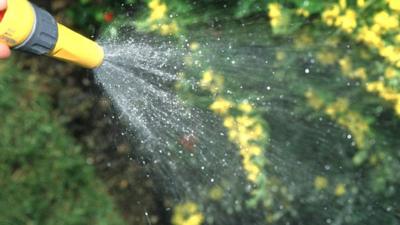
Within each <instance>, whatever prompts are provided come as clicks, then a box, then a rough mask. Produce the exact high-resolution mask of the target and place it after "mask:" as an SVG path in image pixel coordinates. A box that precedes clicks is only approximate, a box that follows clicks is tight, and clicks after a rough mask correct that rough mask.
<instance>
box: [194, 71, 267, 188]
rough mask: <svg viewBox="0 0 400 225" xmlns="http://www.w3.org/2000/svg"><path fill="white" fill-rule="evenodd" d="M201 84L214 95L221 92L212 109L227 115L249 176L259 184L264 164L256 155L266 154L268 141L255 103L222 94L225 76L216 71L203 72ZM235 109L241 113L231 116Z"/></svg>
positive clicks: (229, 126) (225, 122) (223, 115)
mask: <svg viewBox="0 0 400 225" xmlns="http://www.w3.org/2000/svg"><path fill="white" fill-rule="evenodd" d="M200 86H201V87H202V88H203V89H206V90H208V91H210V92H211V93H213V94H219V95H218V96H217V97H216V98H215V101H214V102H213V103H212V104H211V105H210V106H209V108H210V109H211V110H212V111H213V112H215V113H216V114H218V115H219V116H221V117H222V118H223V120H224V127H225V128H226V129H227V130H228V136H229V140H230V141H232V142H233V143H235V144H236V145H237V146H238V147H239V150H240V155H241V156H242V163H243V168H244V169H245V171H246V173H247V179H248V180H249V181H251V182H253V183H256V182H257V178H258V177H259V176H260V175H261V174H262V169H263V167H264V165H262V163H259V161H260V160H256V158H257V157H263V154H262V152H263V148H262V143H263V142H264V141H265V137H266V132H265V130H264V128H263V126H262V125H261V123H260V122H259V120H258V119H257V118H256V117H255V116H253V114H254V109H253V106H252V105H251V104H250V103H249V102H246V101H244V102H241V103H239V104H235V103H234V102H231V101H229V100H227V99H225V98H224V97H222V95H221V94H220V93H221V92H222V89H223V78H222V76H221V75H216V74H215V72H213V71H212V70H206V71H205V72H203V75H202V79H201V81H200ZM231 110H236V111H238V112H239V115H238V116H233V115H231V114H230V113H229V112H230V111H231Z"/></svg>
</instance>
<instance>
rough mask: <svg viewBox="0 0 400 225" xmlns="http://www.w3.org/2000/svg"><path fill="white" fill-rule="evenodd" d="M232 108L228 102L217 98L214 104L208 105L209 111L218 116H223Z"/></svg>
mask: <svg viewBox="0 0 400 225" xmlns="http://www.w3.org/2000/svg"><path fill="white" fill-rule="evenodd" d="M232 106H233V104H232V103H231V102H230V101H227V100H225V99H223V98H222V97H218V98H217V99H216V100H215V101H214V103H212V104H211V105H210V109H211V110H212V111H214V112H216V113H218V114H221V115H224V114H226V113H227V112H228V111H229V110H230V109H231V108H232Z"/></svg>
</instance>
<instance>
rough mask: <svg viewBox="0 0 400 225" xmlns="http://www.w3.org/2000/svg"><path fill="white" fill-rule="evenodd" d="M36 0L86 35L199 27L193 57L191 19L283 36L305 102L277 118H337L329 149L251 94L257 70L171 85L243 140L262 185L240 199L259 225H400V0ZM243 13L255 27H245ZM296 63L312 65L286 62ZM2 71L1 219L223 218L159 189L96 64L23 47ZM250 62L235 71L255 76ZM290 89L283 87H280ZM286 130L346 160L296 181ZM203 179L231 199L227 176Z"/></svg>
mask: <svg viewBox="0 0 400 225" xmlns="http://www.w3.org/2000/svg"><path fill="white" fill-rule="evenodd" d="M33 2H35V3H37V4H38V5H40V6H42V7H44V8H46V9H48V10H49V11H50V12H52V13H53V15H55V16H56V18H57V19H58V20H59V21H61V22H63V23H64V24H66V25H68V26H70V27H73V28H74V29H75V30H77V31H80V32H82V33H84V34H86V35H87V36H92V37H98V35H99V34H100V33H102V31H103V30H107V31H108V33H109V35H116V34H117V30H118V28H119V27H121V26H122V25H124V26H125V25H132V26H135V27H136V29H138V30H139V31H141V32H146V33H151V34H152V35H160V36H168V37H172V38H176V39H178V40H181V39H185V37H190V38H189V39H190V44H189V47H188V48H189V49H190V51H192V52H193V53H194V54H193V55H194V58H186V59H185V60H186V61H187V62H188V63H187V64H188V65H190V62H193V60H195V53H196V52H198V51H199V50H202V44H201V40H196V37H192V36H191V29H193V27H195V28H196V27H202V28H204V30H206V32H209V34H210V36H215V35H218V34H220V33H223V32H225V31H227V30H229V29H232V30H238V31H237V32H233V33H232V34H231V36H232V37H231V38H232V39H234V40H239V41H240V40H241V38H243V36H241V34H246V32H250V31H249V30H251V32H254V33H255V34H257V35H255V38H254V42H256V43H257V44H260V45H262V44H263V42H264V44H265V45H266V46H267V47H268V45H271V43H275V45H276V46H277V47H276V48H274V49H272V50H271V49H269V50H271V52H270V53H269V54H270V55H271V56H273V60H271V63H273V67H274V68H276V70H275V71H274V73H276V74H277V77H279V79H281V80H280V81H282V82H284V83H285V84H287V86H286V87H285V88H287V90H290V91H291V93H292V94H293V95H296V98H298V99H299V101H300V102H301V103H299V104H295V105H293V104H289V103H286V105H285V107H286V110H287V111H291V112H292V114H294V117H293V118H291V119H290V118H285V119H282V118H281V120H287V124H286V126H284V127H289V128H290V124H293V123H295V122H298V121H301V122H304V124H318V123H319V122H318V121H321V120H324V121H328V122H329V126H328V125H326V126H325V127H324V126H321V127H319V126H315V128H316V129H327V130H329V129H332V130H333V131H332V133H334V134H335V135H336V136H335V135H333V136H334V137H332V138H331V137H330V136H324V139H323V140H322V141H326V142H327V143H328V144H324V145H322V144H320V145H321V146H325V148H322V147H321V148H319V146H318V142H317V143H316V144H315V143H313V144H314V145H312V144H310V143H308V142H307V143H306V141H298V140H294V139H295V138H298V139H302V138H303V140H304V139H306V138H307V137H308V138H310V136H311V137H312V135H317V134H315V132H316V131H315V130H311V131H310V130H307V129H297V130H296V127H293V129H294V131H291V130H290V129H289V128H288V129H284V128H282V127H280V124H278V123H277V122H276V121H275V120H272V118H274V119H276V118H277V116H276V115H277V114H279V113H277V112H274V111H273V110H272V111H268V107H267V106H266V105H265V104H261V103H256V102H255V101H254V102H252V100H254V99H257V97H260V96H262V95H263V94H265V93H260V90H257V89H254V90H253V89H249V90H250V91H249V90H248V91H242V89H241V87H240V85H238V83H239V84H241V82H249V83H248V86H250V87H252V86H251V85H253V83H250V82H254V83H255V84H254V85H256V84H257V82H258V81H257V80H255V79H253V80H252V79H250V81H246V80H243V78H237V80H230V79H227V76H228V75H227V74H224V71H218V69H219V68H218V67H216V68H213V66H212V65H207V67H203V68H197V67H196V66H193V67H192V68H189V69H187V70H186V71H184V76H186V77H187V78H194V79H196V80H198V82H199V85H200V87H201V89H202V93H200V94H198V93H193V92H192V90H190V88H189V87H186V86H185V83H184V82H183V83H177V84H176V90H177V92H178V93H179V94H180V95H181V96H182V98H184V99H187V100H188V101H189V102H190V101H191V102H192V103H193V104H195V105H197V106H198V107H200V108H204V109H208V110H209V111H210V112H213V113H215V115H217V116H219V117H220V118H221V121H222V122H221V123H222V124H223V126H224V127H225V128H226V131H227V133H228V134H229V135H228V136H229V139H230V141H232V143H233V144H235V145H237V150H238V152H239V154H240V157H241V158H242V166H243V171H244V173H245V174H246V176H245V177H246V178H247V179H246V182H248V183H249V184H251V185H253V189H252V191H251V192H250V193H249V196H250V197H249V204H248V209H246V210H243V211H246V215H248V213H249V211H250V212H251V210H256V208H257V209H258V210H259V211H261V212H262V213H261V214H262V220H261V221H257V223H256V224H310V223H314V224H331V223H333V224H400V219H399V218H400V206H399V202H400V195H399V193H398V192H399V188H400V183H399V181H400V173H399V171H400V162H399V160H400V151H399V150H400V149H399V146H400V142H399V139H398V134H399V131H400V123H399V117H400V86H399V82H400V72H399V68H400V46H399V44H400V29H399V27H400V26H399V17H400V1H398V0H381V1H374V0H365V1H364V0H353V1H350V0H348V1H346V0H339V1H336V0H330V1H317V0H285V1H268V0H234V1H232V0H226V1H224V0H220V1H212V0H202V1H184V0H168V1H167V0H165V1H163V0H149V1H143V0H120V1H114V0H80V1H72V0H71V1H69V0H54V1H40V0H37V1H33ZM228 23H229V28H228V26H225V24H228ZM243 24H250V25H249V26H248V27H249V29H248V30H246V29H244V30H243V32H240V31H239V30H240V29H241V28H240V27H243V26H244V25H243ZM210 27H213V28H214V29H216V30H217V31H216V32H214V31H209V30H208V29H209V28H210ZM220 27H222V28H220ZM228 33H229V32H228ZM206 34H207V35H208V33H206ZM182 37H183V38H182ZM245 38H246V37H245ZM279 46H282V48H279ZM266 49H268V48H266ZM293 52H296V54H294V53H293ZM310 55H311V56H310ZM302 57H303V58H302ZM307 57H311V58H312V59H313V60H314V61H313V62H314V63H315V65H311V64H308V63H309V62H308V61H307V62H305V60H304V59H305V58H307ZM299 64H301V65H308V66H309V67H306V71H305V70H304V69H297V68H295V69H291V68H290V65H299ZM279 68H280V69H279ZM292 68H293V67H292ZM235 69H237V67H235ZM307 69H312V70H314V71H317V72H315V74H313V76H314V77H312V78H315V79H308V80H304V82H303V80H302V82H300V83H299V82H298V79H299V77H301V76H302V75H303V74H304V73H309V72H307ZM0 70H1V75H0V112H1V115H2V116H1V118H0V135H1V138H0V160H1V163H0V174H1V177H0V224H1V225H3V224H5V225H8V224H13V225H14V224H175V225H200V224H217V223H216V222H215V221H216V220H213V219H212V218H213V217H218V215H214V214H213V213H212V212H210V211H209V210H207V209H208V208H207V207H208V206H207V205H203V201H201V200H198V201H197V202H196V200H188V201H182V202H181V203H180V204H177V205H171V203H170V202H169V201H166V200H165V199H166V198H165V196H163V195H162V191H161V192H159V191H156V190H157V187H155V186H154V181H153V180H152V178H151V177H148V176H146V173H147V172H146V171H147V170H146V166H147V165H146V166H143V165H140V164H139V163H137V162H136V161H135V160H131V159H133V158H135V145H134V144H132V143H131V141H130V140H128V139H126V138H125V137H123V136H121V135H120V134H121V132H122V128H121V127H123V125H121V124H119V121H118V120H117V119H114V118H117V117H116V115H114V110H113V107H112V103H111V102H110V100H109V99H108V98H107V96H106V94H104V93H102V91H101V89H100V88H99V87H98V86H97V85H96V84H95V81H94V78H93V74H92V73H91V72H90V71H86V70H82V69H80V68H77V67H75V66H73V65H68V64H65V63H61V62H56V61H54V60H52V59H48V58H45V57H40V58H38V57H32V56H29V55H26V54H21V53H19V54H14V56H13V57H12V59H10V60H7V61H3V62H1V67H0ZM243 71H244V70H243ZM262 72H263V71H260V74H261V73H262ZM241 73H245V72H241V71H240V70H237V74H238V75H242V77H244V76H246V74H241ZM254 76H255V77H261V75H259V74H255V75H254ZM235 77H236V76H235ZM321 77H323V82H321V81H320V80H319V78H321ZM259 79H261V78H259ZM272 88H274V86H272ZM225 90H230V91H233V92H234V95H230V96H227V95H226V92H225ZM204 93H207V94H204ZM282 94H287V92H282V93H279V92H277V93H275V94H274V97H276V96H278V97H279V96H280V95H282ZM299 96H300V97H299ZM265 101H267V100H265ZM269 118H270V120H269ZM243 124H244V125H243ZM246 124H247V125H246ZM248 124H250V125H248ZM299 127H300V126H299ZM296 131H297V133H296ZM291 132H292V133H293V136H292V139H291V140H290V141H293V143H296V144H297V145H296V144H295V146H294V147H288V148H287V149H288V151H291V152H293V153H292V154H293V155H295V154H297V155H312V154H314V155H315V157H316V158H318V159H326V160H328V161H329V162H332V163H331V164H332V165H335V166H337V167H338V168H339V167H340V169H337V170H334V171H325V172H319V171H318V170H316V171H312V173H310V174H308V177H307V178H305V179H304V180H302V181H301V182H302V184H304V187H303V186H302V187H301V188H300V187H296V186H295V185H294V187H293V184H292V186H291V183H290V182H291V181H287V180H284V179H281V178H280V177H279V172H274V170H273V165H274V163H273V162H272V163H271V162H270V161H271V160H273V159H269V158H268V157H267V156H266V155H268V153H267V154H266V153H265V152H268V151H271V148H273V147H271V146H272V145H273V143H271V141H270V140H271V139H270V138H269V137H272V138H273V139H274V138H275V139H274V140H280V141H281V142H282V143H284V142H285V141H287V140H284V139H283V138H281V139H279V137H277V136H279V135H280V134H283V133H285V134H291ZM299 132H301V133H302V134H301V135H300V134H299V135H298V136H296V137H295V135H294V134H298V133H299ZM307 132H309V135H310V136H307ZM303 134H304V135H303ZM243 137H247V138H243ZM339 137H341V138H342V139H340V138H339ZM347 139H350V142H346V141H345V140H347ZM343 143H344V144H343ZM302 144H304V145H302ZM310 146H311V147H313V148H311V147H310ZM315 149H317V150H315ZM318 150H319V151H318ZM336 150H338V151H336ZM300 189H302V190H303V189H306V190H307V191H306V192H301V191H298V190H300ZM205 191H207V193H208V194H209V195H210V196H212V197H211V199H213V201H215V202H222V203H221V204H222V205H223V202H224V198H223V193H221V192H223V191H221V186H216V187H214V188H212V189H211V190H205ZM170 208H171V209H170ZM327 208H329V210H328V209H327ZM166 209H168V210H166ZM332 209H333V210H332ZM327 210H328V211H327ZM234 213H235V214H237V215H240V213H241V212H240V210H237V211H235V212H234ZM329 214H331V215H329ZM228 215H229V214H228Z"/></svg>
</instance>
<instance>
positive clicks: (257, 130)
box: [250, 124, 264, 140]
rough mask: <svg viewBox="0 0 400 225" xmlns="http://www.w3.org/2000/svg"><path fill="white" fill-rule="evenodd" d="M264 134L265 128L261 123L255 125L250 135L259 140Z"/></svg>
mask: <svg viewBox="0 0 400 225" xmlns="http://www.w3.org/2000/svg"><path fill="white" fill-rule="evenodd" d="M263 135H264V129H263V127H262V126H261V125H260V124H257V125H256V126H254V128H253V129H252V130H251V131H250V136H251V138H252V139H254V140H257V139H259V138H261V137H262V136H263Z"/></svg>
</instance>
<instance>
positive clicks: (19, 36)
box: [0, 0, 104, 69]
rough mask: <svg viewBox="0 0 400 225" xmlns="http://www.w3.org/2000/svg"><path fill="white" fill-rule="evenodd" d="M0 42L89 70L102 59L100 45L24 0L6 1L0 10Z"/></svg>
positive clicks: (98, 64) (102, 52) (96, 65)
mask: <svg viewBox="0 0 400 225" xmlns="http://www.w3.org/2000/svg"><path fill="white" fill-rule="evenodd" d="M0 42H3V43H5V44H7V45H8V46H10V47H11V48H12V49H18V50H21V51H24V52H29V53H33V54H36V55H48V56H51V57H54V58H57V59H60V60H63V61H67V62H72V63H75V64H77V65H80V66H82V67H85V68H89V69H93V68H97V67H99V66H100V65H101V64H102V62H103V59H104V51H103V48H102V47H101V46H100V45H98V44H97V43H96V42H94V41H92V40H90V39H88V38H86V37H84V36H82V35H80V34H78V33H76V32H74V31H72V30H70V29H69V28H67V27H65V26H64V25H62V24H59V23H57V22H56V20H55V18H54V17H53V16H52V15H50V14H49V13H48V12H47V11H45V10H43V9H42V8H39V7H38V6H36V5H34V4H32V3H30V2H29V1H27V0H9V1H8V5H7V9H6V10H4V11H2V12H0Z"/></svg>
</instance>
